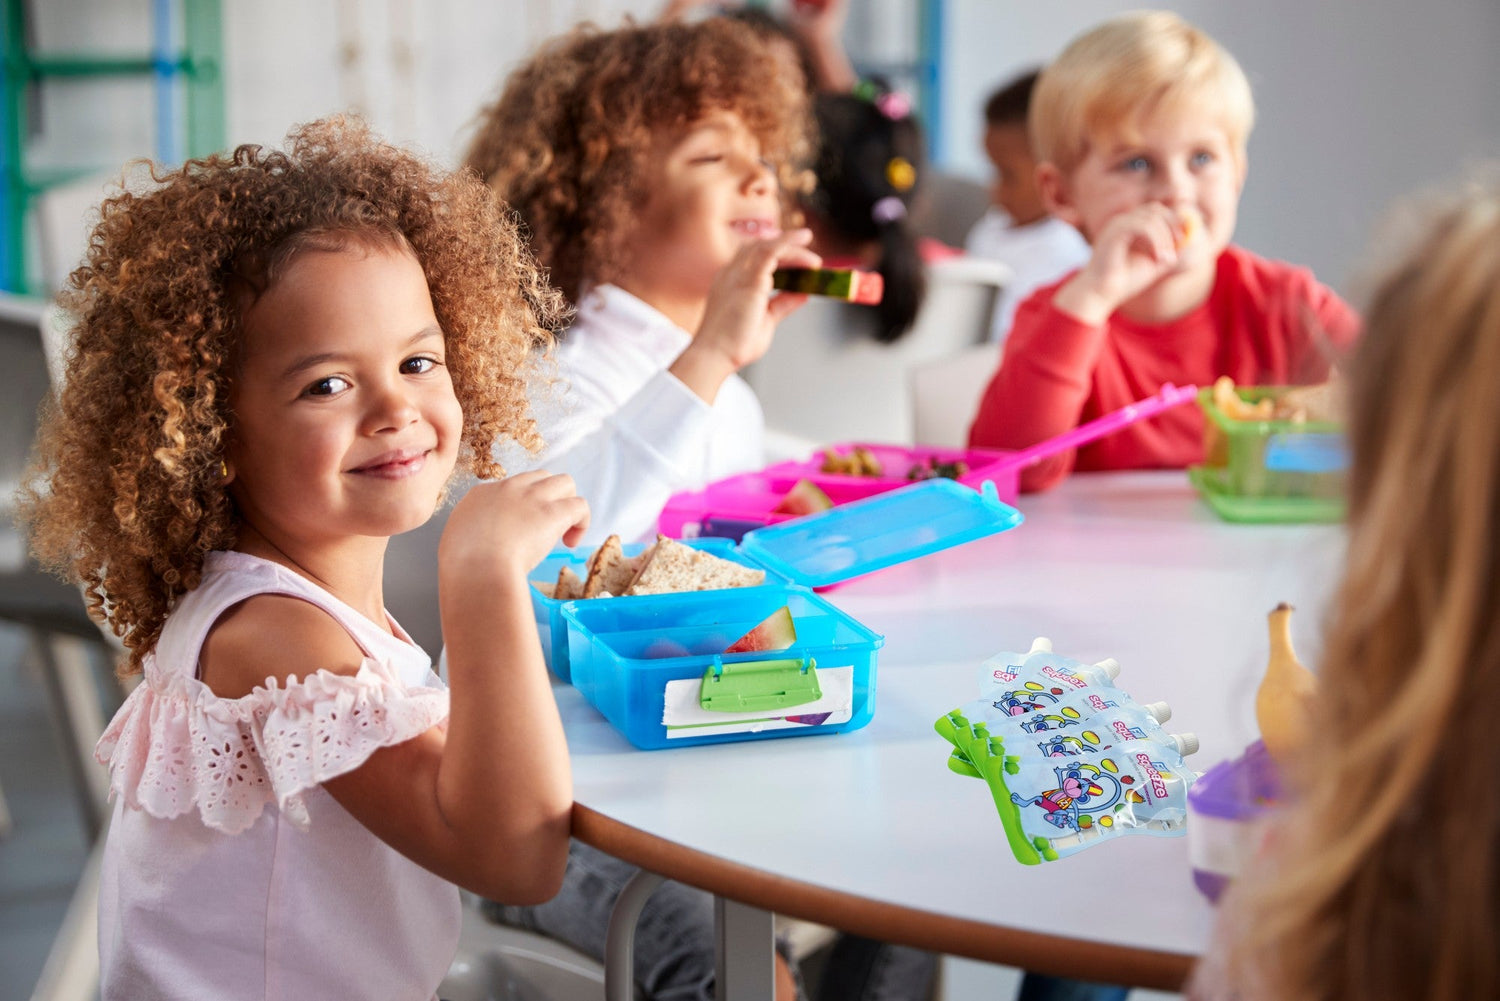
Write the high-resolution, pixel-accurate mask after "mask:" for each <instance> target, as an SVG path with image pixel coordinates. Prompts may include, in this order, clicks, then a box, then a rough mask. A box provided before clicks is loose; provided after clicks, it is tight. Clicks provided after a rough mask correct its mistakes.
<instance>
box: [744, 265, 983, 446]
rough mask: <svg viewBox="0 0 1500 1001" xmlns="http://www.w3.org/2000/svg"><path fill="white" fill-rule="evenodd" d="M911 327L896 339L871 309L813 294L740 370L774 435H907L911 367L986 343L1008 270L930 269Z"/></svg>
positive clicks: (882, 438)
mask: <svg viewBox="0 0 1500 1001" xmlns="http://www.w3.org/2000/svg"><path fill="white" fill-rule="evenodd" d="M927 274H928V287H927V297H926V299H925V300H924V301H923V303H922V308H921V310H920V311H919V312H918V314H917V321H916V324H915V325H914V326H913V327H912V329H911V330H909V331H907V332H906V334H905V335H904V336H903V337H902V338H901V339H900V340H898V341H896V342H895V343H894V344H880V343H877V342H876V341H875V339H874V338H873V337H872V336H871V335H870V330H871V329H872V327H873V324H874V319H873V316H872V315H871V313H870V311H869V308H868V307H865V306H855V305H851V304H849V303H844V302H837V301H833V300H829V299H821V298H817V297H814V298H813V299H811V300H810V301H809V302H808V303H807V305H805V306H803V307H802V308H801V309H799V310H797V311H796V312H795V313H793V314H792V315H791V316H789V317H787V318H786V319H785V320H783V321H782V323H781V326H780V327H779V328H778V329H777V331H776V338H775V340H774V341H773V342H772V344H771V349H770V350H769V351H768V352H766V355H765V357H764V358H762V359H760V360H759V361H757V362H756V363H755V364H753V365H751V366H750V367H749V368H747V369H746V370H745V373H744V374H745V378H746V379H747V380H748V381H749V383H750V385H751V386H752V387H753V388H754V389H755V392H756V395H757V396H759V397H760V403H761V407H762V408H763V409H764V410H765V414H766V426H767V428H768V429H770V430H771V431H775V432H781V433H785V434H790V435H796V436H799V437H802V438H807V439H811V440H813V441H816V442H818V443H819V444H831V443H833V442H839V441H856V440H857V441H872V442H884V443H890V444H909V443H911V440H912V414H911V402H910V399H909V395H908V394H909V390H908V387H907V381H908V378H909V373H910V371H911V370H912V369H913V368H914V367H916V366H918V365H922V364H926V363H928V362H932V361H935V360H937V359H940V358H946V357H948V356H950V355H952V354H953V353H954V352H956V351H959V350H961V349H963V348H966V347H970V346H973V345H976V344H982V343H984V341H985V339H986V337H987V336H988V334H989V324H990V315H991V313H992V312H993V311H994V306H995V298H996V297H997V296H998V295H999V292H1000V290H1001V288H1003V287H1004V285H1005V283H1006V281H1007V280H1009V277H1010V273H1009V271H1008V269H1007V268H1006V267H1005V266H1004V265H1003V264H999V263H998V262H995V261H986V260H980V259H976V258H965V257H960V258H953V259H951V260H944V261H936V262H934V263H933V264H931V265H929V267H928V272H927Z"/></svg>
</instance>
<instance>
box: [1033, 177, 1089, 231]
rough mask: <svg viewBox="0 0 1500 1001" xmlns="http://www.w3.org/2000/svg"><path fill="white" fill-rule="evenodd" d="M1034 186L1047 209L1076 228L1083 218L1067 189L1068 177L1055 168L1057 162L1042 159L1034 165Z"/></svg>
mask: <svg viewBox="0 0 1500 1001" xmlns="http://www.w3.org/2000/svg"><path fill="white" fill-rule="evenodd" d="M1036 186H1037V188H1038V190H1040V191H1041V193H1042V201H1044V202H1045V203H1046V205H1047V211H1048V212H1050V213H1052V215H1054V216H1056V217H1057V218H1058V219H1061V220H1062V221H1063V222H1065V223H1067V224H1068V225H1069V226H1072V227H1074V228H1078V226H1079V224H1080V223H1081V222H1082V221H1083V220H1082V219H1081V218H1080V217H1079V215H1078V207H1077V206H1076V205H1074V204H1073V199H1072V196H1071V193H1070V192H1069V191H1068V179H1067V178H1066V177H1064V176H1063V172H1062V171H1061V170H1058V169H1057V164H1055V163H1053V162H1052V161H1051V160H1043V161H1042V162H1041V163H1039V164H1037V165H1036Z"/></svg>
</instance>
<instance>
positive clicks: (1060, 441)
mask: <svg viewBox="0 0 1500 1001" xmlns="http://www.w3.org/2000/svg"><path fill="white" fill-rule="evenodd" d="M1197 395H1198V387H1197V386H1174V385H1172V384H1171V383H1170V382H1165V383H1162V387H1161V392H1159V393H1157V394H1156V395H1155V396H1148V397H1146V398H1145V399H1144V400H1137V401H1136V402H1134V403H1130V404H1127V405H1125V406H1123V407H1121V408H1120V409H1119V410H1112V411H1110V412H1109V413H1107V414H1105V415H1104V416H1103V417H1096V418H1094V419H1093V420H1091V421H1089V422H1088V423H1087V424H1080V425H1078V426H1077V427H1076V428H1074V429H1073V430H1071V431H1064V432H1063V433H1062V434H1060V435H1056V436H1054V437H1052V438H1048V439H1046V440H1045V441H1039V442H1037V443H1036V444H1035V445H1032V446H1030V447H1028V448H1023V449H1021V450H1020V451H1018V452H1012V453H1011V454H1010V455H1008V456H1006V457H1005V459H1004V460H1003V462H1004V463H1005V465H1007V466H1014V467H1016V468H1017V469H1025V468H1026V467H1027V466H1031V465H1035V464H1036V463H1038V462H1041V461H1042V460H1043V459H1045V458H1046V457H1047V456H1049V455H1056V454H1057V453H1058V452H1062V451H1065V450H1067V449H1070V448H1077V447H1078V446H1079V445H1085V444H1087V443H1089V442H1091V441H1093V440H1094V439H1096V438H1103V437H1104V436H1105V435H1107V434H1114V433H1115V432H1116V431H1118V430H1120V429H1121V428H1124V427H1129V426H1130V425H1132V424H1134V423H1135V422H1136V421H1141V420H1145V419H1146V418H1147V417H1155V416H1156V415H1157V414H1159V413H1161V412H1162V411H1163V410H1170V409H1171V408H1173V407H1175V406H1177V405H1178V404H1179V403H1186V402H1187V401H1188V400H1191V399H1193V398H1194V397H1195V396H1197Z"/></svg>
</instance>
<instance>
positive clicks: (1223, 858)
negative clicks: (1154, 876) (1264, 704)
mask: <svg viewBox="0 0 1500 1001" xmlns="http://www.w3.org/2000/svg"><path fill="white" fill-rule="evenodd" d="M1279 793H1280V785H1279V783H1278V782H1277V778H1276V766H1275V764H1274V763H1273V762H1272V761H1271V756H1270V754H1269V753H1267V751H1266V745H1265V744H1263V743H1261V742H1260V741H1258V740H1257V741H1256V742H1255V743H1253V744H1251V745H1250V746H1249V747H1247V748H1245V753H1244V754H1242V755H1240V756H1239V757H1237V758H1232V759H1230V760H1228V761H1221V762H1219V763H1218V764H1217V765H1214V766H1213V767H1212V768H1210V769H1209V770H1208V771H1207V772H1205V773H1204V774H1203V777H1202V778H1200V779H1199V780H1198V781H1197V782H1195V783H1193V787H1192V788H1191V789H1190V790H1188V797H1187V800H1188V815H1189V816H1190V817H1191V818H1192V819H1191V820H1190V821H1189V823H1188V848H1189V854H1190V855H1191V857H1192V861H1193V883H1194V885H1196V886H1197V887H1198V889H1199V891H1200V892H1201V893H1202V894H1203V895H1204V896H1205V897H1207V898H1208V899H1209V900H1215V901H1216V900H1218V899H1219V894H1220V893H1222V892H1223V891H1224V888H1225V887H1226V886H1228V885H1229V881H1230V880H1231V879H1233V878H1234V876H1235V875H1237V874H1238V873H1239V871H1240V869H1241V868H1243V867H1244V865H1245V863H1246V862H1248V861H1249V860H1250V858H1251V857H1253V856H1254V855H1255V853H1256V851H1258V850H1259V848H1260V841H1261V838H1262V836H1263V831H1264V827H1265V821H1266V818H1267V816H1268V815H1269V813H1270V810H1271V807H1272V805H1273V804H1274V803H1275V800H1276V798H1277V796H1278V795H1279Z"/></svg>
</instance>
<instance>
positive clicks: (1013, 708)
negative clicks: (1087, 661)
mask: <svg viewBox="0 0 1500 1001" xmlns="http://www.w3.org/2000/svg"><path fill="white" fill-rule="evenodd" d="M1062 694H1063V690H1062V689H1061V688H1047V687H1046V686H1044V685H1039V684H1037V683H1036V682H1035V681H1028V682H1026V684H1024V685H1022V686H1021V687H1020V688H1016V689H1012V690H1011V691H1008V692H1001V693H1000V695H999V696H998V697H997V698H996V699H995V701H994V706H995V708H996V709H998V710H1000V711H1001V712H1003V713H1005V714H1006V715H1008V716H1022V715H1025V714H1026V713H1031V712H1036V711H1037V710H1039V709H1045V708H1046V707H1047V706H1049V705H1054V704H1056V702H1057V700H1058V697H1059V696H1061V695H1062Z"/></svg>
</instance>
